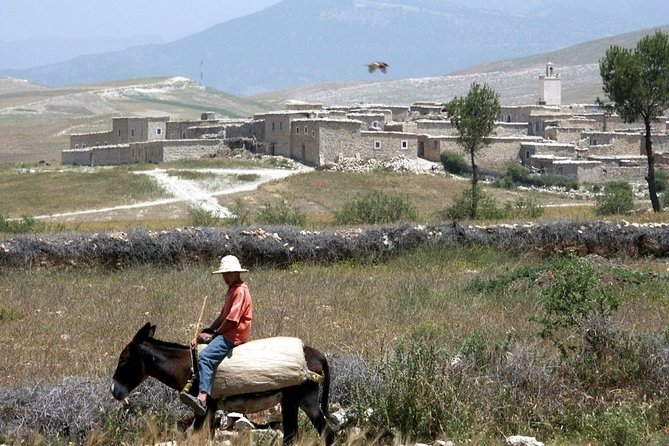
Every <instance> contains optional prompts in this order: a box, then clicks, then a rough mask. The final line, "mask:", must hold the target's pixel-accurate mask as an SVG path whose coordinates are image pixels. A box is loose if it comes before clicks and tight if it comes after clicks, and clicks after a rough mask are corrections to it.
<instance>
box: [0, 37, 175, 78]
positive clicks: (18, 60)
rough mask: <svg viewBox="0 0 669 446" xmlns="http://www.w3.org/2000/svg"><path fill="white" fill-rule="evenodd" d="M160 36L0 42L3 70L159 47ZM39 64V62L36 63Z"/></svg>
mask: <svg viewBox="0 0 669 446" xmlns="http://www.w3.org/2000/svg"><path fill="white" fill-rule="evenodd" d="M159 43H162V40H161V39H160V37H158V36H150V35H140V36H129V37H117V38H111V37H88V38H66V37H51V36H50V37H35V38H31V39H24V40H19V41H15V42H4V41H0V65H1V66H0V69H4V70H8V69H26V68H32V67H35V66H43V65H49V64H53V63H58V62H63V61H66V60H70V59H73V58H76V57H79V56H81V55H84V54H99V53H106V52H110V51H119V50H123V49H125V48H129V47H133V46H140V45H147V44H159ZM37 61H39V62H37Z"/></svg>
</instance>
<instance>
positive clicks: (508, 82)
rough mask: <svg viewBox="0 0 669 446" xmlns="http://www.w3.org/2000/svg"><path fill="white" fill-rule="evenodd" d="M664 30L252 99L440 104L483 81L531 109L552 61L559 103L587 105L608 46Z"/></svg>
mask: <svg viewBox="0 0 669 446" xmlns="http://www.w3.org/2000/svg"><path fill="white" fill-rule="evenodd" d="M655 29H662V30H664V31H665V32H669V25H667V26H664V27H659V28H650V29H645V30H641V31H635V32H632V33H626V34H622V35H617V36H613V37H607V38H603V39H597V40H593V41H590V42H586V43H582V44H578V45H574V46H571V47H568V48H564V49H561V50H557V51H552V52H546V53H541V54H535V55H533V56H529V57H524V58H518V59H507V60H499V61H496V62H491V63H488V64H482V65H476V66H473V67H470V68H467V69H465V70H459V71H456V72H453V73H451V74H449V75H446V76H437V77H424V78H411V79H398V80H392V81H379V82H368V83H364V84H357V85H342V86H337V85H327V86H323V88H318V86H317V85H311V86H308V87H304V88H295V89H291V90H287V91H277V92H273V93H268V94H263V95H258V96H257V97H256V99H258V100H260V101H264V102H270V103H273V104H276V105H277V106H278V105H280V104H282V103H283V102H285V101H286V100H289V99H294V100H300V101H306V102H318V103H323V104H325V105H337V104H341V105H353V104H357V103H360V102H367V103H384V104H404V105H406V104H411V103H413V102H416V101H436V102H443V101H448V100H450V99H452V98H453V97H454V96H460V95H463V94H466V92H467V90H468V88H469V86H470V85H471V83H472V82H474V81H476V82H479V83H483V82H486V83H488V84H489V85H490V86H491V87H492V88H494V89H495V90H496V91H497V92H498V93H499V94H500V97H501V100H502V103H503V104H504V105H521V104H534V103H536V102H537V101H538V99H539V81H538V77H539V75H540V74H542V73H543V72H544V70H545V64H546V62H549V61H550V62H552V63H553V64H554V65H555V68H556V70H557V72H558V73H559V74H560V76H561V78H562V102H563V104H573V103H593V102H594V101H595V99H596V98H597V97H598V96H602V94H603V93H602V91H601V77H600V74H599V64H598V62H599V59H601V58H602V57H603V56H604V54H605V52H606V50H607V49H608V48H609V47H610V46H611V45H614V44H615V45H621V46H625V47H633V46H634V45H636V43H637V42H638V41H639V39H641V38H642V37H643V36H644V35H646V34H648V33H652V32H654V30H655Z"/></svg>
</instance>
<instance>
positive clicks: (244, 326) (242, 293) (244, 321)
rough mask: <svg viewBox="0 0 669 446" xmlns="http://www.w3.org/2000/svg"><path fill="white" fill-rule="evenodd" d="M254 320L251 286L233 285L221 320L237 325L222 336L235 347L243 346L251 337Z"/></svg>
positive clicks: (226, 299)
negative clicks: (252, 321)
mask: <svg viewBox="0 0 669 446" xmlns="http://www.w3.org/2000/svg"><path fill="white" fill-rule="evenodd" d="M252 318H253V302H252V301H251V292H250V291H249V286H248V285H247V284H246V282H241V283H236V284H234V285H232V286H231V287H230V288H229V289H228V292H227V293H226V294H225V304H224V305H223V309H222V310H221V319H222V320H228V321H232V322H236V323H237V325H236V326H235V327H233V328H231V329H229V330H227V331H225V332H223V333H220V334H222V335H223V336H225V338H226V339H228V340H230V341H232V343H233V344H235V345H239V344H243V343H244V342H246V341H248V340H249V338H250V337H251V319H252Z"/></svg>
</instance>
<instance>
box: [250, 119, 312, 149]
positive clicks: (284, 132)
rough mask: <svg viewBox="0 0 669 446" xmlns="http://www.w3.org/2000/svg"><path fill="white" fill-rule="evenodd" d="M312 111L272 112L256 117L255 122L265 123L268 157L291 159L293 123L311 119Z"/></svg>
mask: <svg viewBox="0 0 669 446" xmlns="http://www.w3.org/2000/svg"><path fill="white" fill-rule="evenodd" d="M311 115H312V113H311V112H310V111H304V112H297V111H296V112H274V113H272V112H270V113H260V114H256V115H254V117H253V118H254V119H255V120H264V121H265V130H264V133H265V143H266V150H267V154H268V155H277V156H285V157H286V158H290V142H291V138H292V133H293V132H291V128H290V127H291V121H292V120H294V119H303V118H309V117H311Z"/></svg>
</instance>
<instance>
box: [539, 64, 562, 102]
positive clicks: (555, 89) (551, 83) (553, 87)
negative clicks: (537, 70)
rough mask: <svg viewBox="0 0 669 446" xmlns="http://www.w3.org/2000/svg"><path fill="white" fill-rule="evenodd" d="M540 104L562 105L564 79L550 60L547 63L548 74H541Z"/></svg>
mask: <svg viewBox="0 0 669 446" xmlns="http://www.w3.org/2000/svg"><path fill="white" fill-rule="evenodd" d="M539 104H541V105H562V79H560V75H559V74H557V73H556V72H555V70H554V69H553V64H552V63H550V62H548V63H547V64H546V74H540V75H539Z"/></svg>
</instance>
